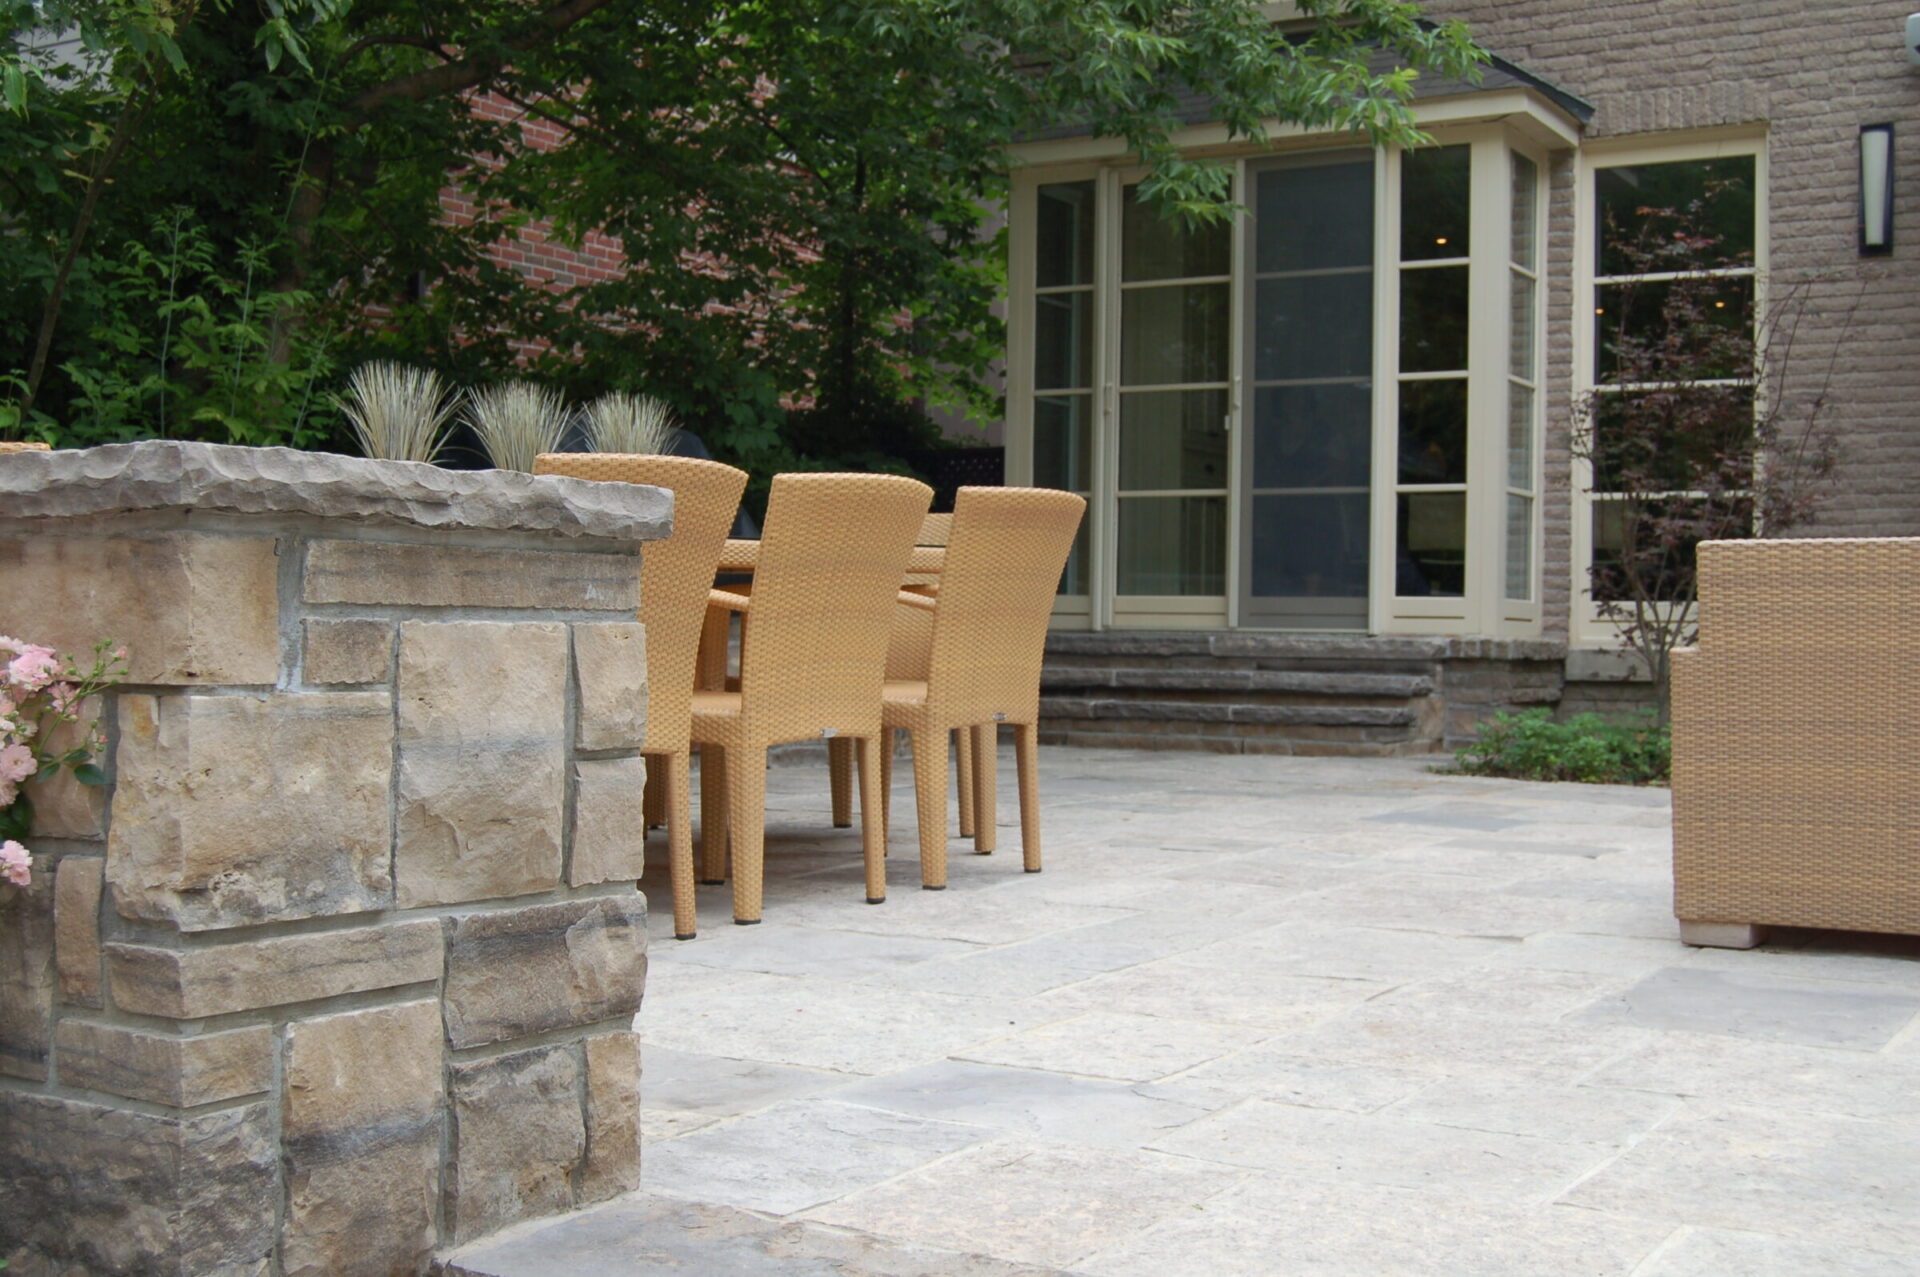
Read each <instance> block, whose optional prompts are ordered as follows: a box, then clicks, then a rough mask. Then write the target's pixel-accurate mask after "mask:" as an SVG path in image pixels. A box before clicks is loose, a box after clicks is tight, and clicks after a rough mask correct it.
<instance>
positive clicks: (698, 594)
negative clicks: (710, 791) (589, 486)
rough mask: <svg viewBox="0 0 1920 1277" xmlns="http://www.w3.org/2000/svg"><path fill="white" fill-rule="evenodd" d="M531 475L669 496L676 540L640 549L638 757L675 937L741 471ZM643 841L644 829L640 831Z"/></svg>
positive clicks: (574, 460) (677, 463)
mask: <svg viewBox="0 0 1920 1277" xmlns="http://www.w3.org/2000/svg"><path fill="white" fill-rule="evenodd" d="M533 472H534V473H535V474H558V475H568V476H571V477H572V478H575V479H611V480H619V481H623V482H626V483H649V484H652V485H654V486H655V487H660V488H668V489H671V490H672V492H673V535H672V536H670V537H669V538H667V539H666V540H665V541H661V542H658V543H656V544H653V545H649V546H647V547H646V551H645V553H644V554H643V555H642V557H641V560H640V620H641V622H642V623H643V624H644V625H645V626H646V627H647V723H646V739H645V742H644V743H643V744H642V746H641V752H642V753H644V754H645V755H646V756H647V757H648V758H649V759H650V760H658V761H659V762H660V763H661V764H663V771H664V775H658V776H654V775H650V776H649V777H648V780H647V790H648V793H649V796H650V797H651V796H653V795H658V800H656V801H655V802H649V804H648V805H649V806H656V805H658V806H659V807H660V808H661V812H660V814H661V815H662V816H663V817H664V823H665V824H666V826H667V847H668V852H667V855H668V863H669V865H670V869H671V875H672V880H673V933H674V936H675V937H676V938H677V939H681V940H691V939H692V938H693V936H694V932H695V930H696V914H695V907H694V885H693V822H692V812H691V807H692V802H691V799H690V796H689V794H688V772H689V764H690V755H691V750H690V744H689V742H690V739H691V737H690V733H691V731H692V726H693V679H694V666H695V663H696V661H697V660H698V656H699V642H700V627H701V620H702V618H703V617H704V616H705V615H706V602H707V593H708V591H709V590H711V589H712V587H713V568H714V564H715V563H717V562H718V561H719V559H720V545H721V542H723V541H724V540H726V536H727V530H728V529H729V528H731V527H732V526H733V517H734V512H735V511H736V510H738V509H739V507H740V493H741V492H742V491H743V490H744V489H745V488H746V484H747V474H746V471H744V470H736V469H734V468H733V467H732V466H725V465H721V464H720V463H719V462H717V461H702V460H697V459H695V458H692V457H662V456H641V455H638V454H633V453H613V452H547V453H542V454H541V455H540V456H539V457H538V458H536V459H535V461H534V463H533ZM639 836H640V837H642V838H644V837H645V836H646V831H645V830H644V829H642V830H640V831H639Z"/></svg>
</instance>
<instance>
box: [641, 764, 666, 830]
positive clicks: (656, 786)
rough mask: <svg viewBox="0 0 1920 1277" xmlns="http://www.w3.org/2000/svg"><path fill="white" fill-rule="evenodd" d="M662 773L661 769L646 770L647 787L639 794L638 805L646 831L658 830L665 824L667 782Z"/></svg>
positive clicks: (655, 767) (654, 767)
mask: <svg viewBox="0 0 1920 1277" xmlns="http://www.w3.org/2000/svg"><path fill="white" fill-rule="evenodd" d="M656 761H657V760H656ZM664 773H665V769H664V768H662V767H658V766H649V767H648V768H647V787H646V789H645V791H643V793H642V794H641V804H640V805H641V819H642V820H644V821H646V827H647V828H648V829H659V828H661V827H663V826H664V825H665V824H666V823H667V780H666V776H665V774H664Z"/></svg>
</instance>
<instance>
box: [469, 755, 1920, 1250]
mask: <svg viewBox="0 0 1920 1277" xmlns="http://www.w3.org/2000/svg"><path fill="white" fill-rule="evenodd" d="M1003 752H1007V751H1003ZM1434 762H1435V760H1432V759H1384V760H1382V759H1369V760H1348V759H1306V758H1269V757H1253V756H1227V757H1221V756H1212V755H1204V754H1166V753H1137V752H1122V751H1095V750H1074V749H1051V750H1045V751H1043V752H1042V755H1041V777H1042V780H1041V786H1042V793H1043V795H1044V803H1045V825H1046V833H1047V846H1046V864H1047V869H1046V872H1045V873H1044V874H1041V875H1037V876H1036V875H1028V874H1023V873H1022V872H1020V860H1019V830H1018V824H1017V820H1016V819H1015V818H1014V817H1015V812H1014V806H1013V801H1012V800H1013V778H1012V775H1011V771H1010V770H1008V771H1007V772H1006V773H1005V774H1004V775H1003V778H1002V780H1001V794H1002V798H1003V800H1004V801H1003V811H1002V821H1003V824H1004V823H1006V822H1009V821H1012V823H1011V824H1008V825H1007V827H1006V828H1005V829H1004V830H1003V832H1002V835H1001V848H1002V849H1001V851H1000V852H999V853H997V854H995V855H992V856H972V855H968V854H965V850H964V849H965V845H964V844H961V843H960V842H958V841H957V840H956V842H955V843H954V855H953V857H952V859H951V884H952V885H951V887H950V889H949V890H947V891H945V892H941V893H932V892H923V891H921V890H920V889H919V885H918V868H917V864H916V863H915V861H914V859H913V857H912V846H913V836H912V811H913V804H912V796H911V789H910V781H909V779H907V777H908V775H910V771H909V769H904V768H903V769H900V771H899V772H898V773H896V775H897V778H898V780H899V786H900V787H899V789H898V791H897V792H896V794H895V798H894V816H895V824H894V830H893V835H894V837H893V847H894V860H893V861H892V882H891V884H890V885H891V893H892V894H891V898H890V899H889V900H888V902H887V903H886V904H885V905H884V906H880V907H869V906H868V905H866V904H864V903H863V902H862V891H861V871H860V865H859V840H858V836H857V831H854V830H833V829H830V828H828V827H827V824H828V822H827V793H826V776H825V769H824V767H811V766H780V767H776V768H775V769H774V771H773V774H772V778H771V784H770V787H769V798H768V831H767V836H768V843H767V847H768V850H767V888H766V921H765V923H764V924H763V925H761V926H758V927H734V926H732V925H731V923H730V922H729V909H728V904H727V895H726V890H725V889H724V888H703V890H702V898H701V909H702V923H703V930H702V932H701V935H700V937H699V939H697V940H694V941H690V942H686V943H676V942H675V941H674V940H673V939H672V938H671V936H670V930H671V928H670V919H669V918H668V916H667V911H666V910H665V908H664V907H657V908H656V909H655V910H654V914H653V935H654V941H653V948H652V968H651V971H650V974H649V980H648V985H647V996H646V1001H645V1005H644V1006H643V1008H642V1010H641V1013H640V1016H639V1020H638V1026H639V1030H640V1033H641V1036H642V1040H643V1046H642V1061H643V1068H644V1073H645V1076H644V1080H643V1084H642V1100H643V1104H644V1106H645V1108H644V1121H645V1150H644V1166H643V1179H644V1189H643V1191H642V1192H641V1193H639V1194H636V1195H634V1196H631V1197H628V1198H624V1199H621V1200H618V1201H616V1202H613V1203H611V1204H609V1205H607V1206H604V1207H601V1208H598V1209H595V1210H592V1211H589V1212H585V1213H583V1214H580V1215H576V1216H573V1217H570V1218H567V1219H564V1220H561V1221H558V1222H549V1223H546V1224H544V1225H539V1226H533V1227H531V1228H529V1229H527V1230H524V1231H522V1232H520V1233H518V1234H508V1235H505V1236H499V1237H495V1238H493V1239H491V1240H490V1241H489V1242H487V1243H485V1244H483V1245H480V1246H478V1247H476V1248H474V1249H472V1250H470V1251H469V1252H467V1253H465V1254H463V1255H461V1256H458V1257H456V1259H455V1260H454V1261H453V1262H452V1263H451V1264H450V1265H449V1267H448V1272H449V1273H451V1274H455V1275H456V1277H458V1275H467V1277H483V1275H484V1277H535V1275H536V1274H537V1275H539V1277H553V1275H554V1274H615V1273H620V1274H625V1273H641V1272H685V1273H697V1274H701V1275H702V1277H707V1275H711V1274H734V1273H738V1274H760V1273H769V1274H774V1273H777V1274H843V1275H863V1274H874V1275H876V1277H877V1275H880V1274H885V1275H887V1277H915V1275H919V1274H928V1275H931V1274H966V1275H973V1274H979V1275H981V1277H987V1275H999V1274H1015V1273H1074V1274H1089V1275H1097V1277H1135V1275H1138V1277H1168V1275H1178V1274H1185V1273H1204V1274H1208V1277H1231V1275H1234V1274H1259V1275H1261V1277H1268V1275H1271V1274H1294V1273H1354V1274H1402V1273H1408V1274H1413V1273H1418V1274H1428V1273H1431V1274H1466V1273H1471V1274H1475V1275H1476V1277H1486V1275H1491V1274H1509V1273H1511V1274H1545V1273H1553V1274H1561V1273H1581V1274H1635V1275H1636V1277H1652V1275H1654V1274H1659V1275H1661V1277H1673V1275H1677V1274H1724V1273H1744V1274H1767V1273H1778V1274H1801V1273H1814V1272H1818V1273H1821V1274H1823V1275H1825V1277H1840V1275H1842V1274H1847V1275H1851V1274H1889V1273H1909V1272H1920V1260H1916V1259H1915V1258H1914V1257H1915V1256H1916V1255H1920V1158H1916V1157H1915V1156H1914V1150H1915V1149H1916V1148H1920V942H1915V941H1908V940H1903V939H1895V938H1887V937H1873V936H1844V935H1832V934H1824V933H1822V934H1816V933H1806V932H1801V933H1786V934H1780V935H1776V937H1775V938H1774V940H1773V941H1772V942H1771V943H1769V944H1768V945H1766V946H1764V947H1763V948H1760V949H1757V950H1753V951H1751V952H1731V951H1714V950H1691V949H1687V948H1684V947H1682V946H1681V945H1680V944H1679V943H1678V941H1677V940H1676V938H1675V937H1676V926H1675V923H1674V920H1673V917H1672V915H1671V911H1670V900H1669V891H1670V885H1669V866H1668V799H1667V794H1666V792H1665V791H1664V790H1634V789H1615V788H1604V787H1595V786H1576V785H1532V784H1524V783H1518V782H1507V781H1494V780H1482V779H1474V778H1467V777H1458V776H1446V775H1439V774H1436V773H1435V772H1433V771H1432V770H1431V768H1432V767H1433V766H1434ZM655 841H656V842H657V841H658V839H657V837H656V840H655ZM650 850H654V851H657V850H658V849H657V848H655V849H650ZM644 885H645V887H646V889H647V891H648V893H649V896H650V897H651V898H652V899H654V900H656V901H658V902H660V904H661V906H664V903H665V901H666V898H667V892H666V883H665V874H664V866H663V865H657V864H655V865H651V866H650V868H649V877H648V879H647V881H646V883H645V884H644Z"/></svg>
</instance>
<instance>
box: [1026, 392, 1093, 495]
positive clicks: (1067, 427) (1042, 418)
mask: <svg viewBox="0 0 1920 1277" xmlns="http://www.w3.org/2000/svg"><path fill="white" fill-rule="evenodd" d="M1092 419H1093V396H1092V395H1090V394H1087V395H1043V396H1040V397H1038V398H1036V399H1035V400H1034V401H1033V482H1034V484H1035V486H1037V487H1042V488H1065V489H1066V490H1067V491H1069V492H1086V491H1088V490H1089V489H1090V488H1092V486H1093V462H1092V457H1093V453H1092V440H1093V430H1092Z"/></svg>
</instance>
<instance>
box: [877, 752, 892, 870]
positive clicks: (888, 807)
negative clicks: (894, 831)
mask: <svg viewBox="0 0 1920 1277" xmlns="http://www.w3.org/2000/svg"><path fill="white" fill-rule="evenodd" d="M893 744H894V740H893V729H892V728H891V727H882V728H881V729H880V828H882V829H891V828H893V823H892V822H893ZM880 850H881V854H882V855H885V854H886V848H885V847H884V846H883V847H882V848H881V849H880Z"/></svg>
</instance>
